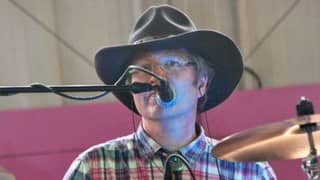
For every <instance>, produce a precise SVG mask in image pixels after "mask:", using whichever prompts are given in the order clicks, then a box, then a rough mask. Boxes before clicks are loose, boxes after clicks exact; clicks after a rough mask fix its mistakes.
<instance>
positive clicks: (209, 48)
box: [95, 30, 243, 114]
mask: <svg viewBox="0 0 320 180" xmlns="http://www.w3.org/2000/svg"><path fill="white" fill-rule="evenodd" d="M179 48H186V49H188V50H191V51H192V52H194V53H197V54H198V55H200V56H202V57H203V58H204V59H205V60H206V62H207V64H208V65H210V66H212V67H213V69H214V72H215V74H214V77H213V79H212V82H211V84H210V86H208V87H207V101H206V104H205V105H204V106H203V108H202V110H201V112H204V111H207V110H209V109H211V108H213V107H215V106H217V105H218V104H220V103H222V102H223V101H224V100H225V99H227V98H228V97H229V96H230V95H231V93H232V92H233V90H234V89H235V88H236V86H237V84H238V82H239V81H240V79H241V76H242V72H243V63H242V56H241V53H240V51H239V48H238V47H237V46H236V44H235V43H234V42H233V41H232V40H231V39H230V38H228V37H227V36H226V35H224V34H222V33H220V32H216V31H209V30H198V31H192V32H188V33H184V34H180V35H178V36H174V37H169V38H163V39H157V40H153V41H148V42H145V43H140V44H131V45H123V46H115V47H105V48H102V49H100V50H98V51H97V53H96V56H95V67H96V71H97V74H98V76H99V78H100V79H101V80H102V81H103V82H104V83H105V84H114V83H115V82H116V81H117V80H118V79H119V77H120V76H121V74H122V73H123V72H124V71H125V69H126V68H127V66H128V65H129V63H130V61H131V60H132V57H133V56H134V54H135V53H136V52H139V51H142V50H144V51H154V50H164V49H179ZM113 94H114V95H115V96H116V98H118V99H119V100H120V101H121V102H122V103H123V104H124V105H125V106H127V107H128V108H129V109H131V110H132V111H134V112H135V113H137V114H139V113H138V111H137V109H136V107H135V105H134V103H133V99H132V96H131V94H130V93H129V92H114V93H113Z"/></svg>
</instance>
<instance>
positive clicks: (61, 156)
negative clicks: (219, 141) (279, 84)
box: [0, 85, 320, 180]
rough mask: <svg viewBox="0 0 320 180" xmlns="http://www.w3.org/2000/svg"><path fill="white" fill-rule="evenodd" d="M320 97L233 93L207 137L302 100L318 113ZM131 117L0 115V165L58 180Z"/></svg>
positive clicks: (68, 112)
mask: <svg viewBox="0 0 320 180" xmlns="http://www.w3.org/2000/svg"><path fill="white" fill-rule="evenodd" d="M319 92H320V85H306V86H296V87H286V88H276V89H263V90H253V91H240V92H235V93H234V94H233V95H232V97H231V98H229V99H228V100H227V101H226V102H225V103H223V104H222V105H220V106H219V107H217V108H215V109H213V110H211V111H209V112H208V113H207V115H208V122H209V126H210V130H211V135H212V136H214V137H215V138H222V137H225V136H227V135H229V134H231V133H235V132H239V131H241V130H244V129H247V128H252V127H256V126H257V125H261V124H265V123H271V122H275V121H281V120H284V119H289V118H293V117H295V105H296V103H297V102H298V101H299V98H300V96H306V97H308V98H310V99H311V100H312V101H313V103H314V106H315V110H316V112H318V111H317V109H318V108H319V106H320V93H319ZM1 98H10V97H0V99H1ZM317 107H318V108H317ZM131 117H132V114H131V113H130V111H129V110H127V109H126V108H125V107H124V106H122V105H120V104H119V103H104V104H94V105H81V106H79V105H78V106H69V107H56V108H45V109H32V110H15V111H4V112H0V134H1V135H0V166H3V167H5V168H7V169H9V170H10V171H11V172H13V173H14V174H15V176H16V178H17V179H18V180H30V179H41V180H42V179H47V180H51V179H52V180H55V179H61V177H62V176H63V174H64V172H65V171H66V169H67V168H68V166H69V165H70V163H71V161H72V160H73V159H74V158H75V157H76V155H77V154H79V153H80V152H81V151H83V150H84V149H86V148H88V147H89V146H91V145H94V144H97V143H101V142H104V141H106V140H109V139H112V138H115V137H118V136H122V135H126V134H128V133H130V132H132V131H133V125H132V118H131ZM135 119H136V120H135V122H136V124H138V122H139V120H138V118H137V117H136V118H135ZM203 124H204V125H205V122H204V123H203ZM205 128H206V129H208V127H205ZM271 165H272V166H273V168H274V169H275V171H276V174H277V176H278V177H279V179H306V178H305V174H303V173H302V171H301V170H300V160H287V161H273V162H271Z"/></svg>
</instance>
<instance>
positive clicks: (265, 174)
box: [207, 137, 277, 180]
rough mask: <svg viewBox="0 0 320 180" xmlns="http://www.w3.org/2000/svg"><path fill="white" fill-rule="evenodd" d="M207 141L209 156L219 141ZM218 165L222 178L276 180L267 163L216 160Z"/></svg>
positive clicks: (208, 139) (210, 139)
mask: <svg viewBox="0 0 320 180" xmlns="http://www.w3.org/2000/svg"><path fill="white" fill-rule="evenodd" d="M207 141H209V145H210V148H209V149H210V150H209V153H210V154H211V150H212V149H213V148H214V146H215V145H217V144H218V143H219V140H216V139H212V138H209V137H207ZM212 158H213V159H212V161H215V158H214V157H213V156H212ZM218 164H219V169H220V170H221V171H222V172H221V173H222V174H223V176H226V177H228V178H233V179H263V180H273V179H277V178H276V175H275V173H274V171H273V169H272V167H271V166H270V165H269V163H267V162H230V161H225V160H219V159H218Z"/></svg>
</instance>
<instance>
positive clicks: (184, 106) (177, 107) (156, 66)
mask: <svg viewBox="0 0 320 180" xmlns="http://www.w3.org/2000/svg"><path fill="white" fill-rule="evenodd" d="M132 64H134V65H138V66H141V67H144V68H146V69H149V70H151V71H152V72H154V73H155V74H157V75H158V76H160V77H161V78H162V79H164V80H166V81H168V83H169V85H170V87H171V88H172V89H173V91H174V92H175V98H176V100H175V101H174V104H173V105H172V106H170V107H162V106H160V105H158V104H157V102H156V92H155V91H150V92H145V93H139V94H133V99H134V102H135V105H136V108H137V110H138V111H139V113H140V114H141V116H142V117H144V118H146V119H153V120H159V119H160V120H161V119H163V120H166V119H172V118H179V117H183V116H185V115H188V114H190V112H196V108H197V101H198V98H199V97H200V92H199V88H198V85H197V84H198V83H197V82H198V80H197V79H196V77H197V76H196V72H195V68H194V65H192V64H191V63H190V60H189V58H188V54H187V52H186V51H184V50H164V51H155V52H145V53H140V54H138V55H136V56H135V58H134V60H133V63H132ZM131 82H143V83H149V84H152V85H156V84H158V83H159V82H158V80H157V79H156V78H154V77H152V76H150V75H147V74H145V73H141V72H136V73H133V74H132V76H131Z"/></svg>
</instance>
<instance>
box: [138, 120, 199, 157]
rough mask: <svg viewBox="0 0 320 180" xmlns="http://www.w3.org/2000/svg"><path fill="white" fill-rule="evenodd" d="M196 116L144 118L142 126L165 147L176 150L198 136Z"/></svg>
mask: <svg viewBox="0 0 320 180" xmlns="http://www.w3.org/2000/svg"><path fill="white" fill-rule="evenodd" d="M195 122H196V118H195V116H194V117H193V118H192V119H181V118H180V119H174V120H172V119H169V120H164V121H161V120H150V119H145V118H142V126H143V129H144V130H145V131H146V133H147V134H148V135H149V136H151V137H152V138H153V139H154V140H155V141H156V142H157V143H159V144H160V145H161V146H162V147H163V148H165V149H167V150H169V151H176V150H178V149H180V148H182V147H183V146H185V145H187V144H189V143H190V142H191V141H192V140H193V139H195V138H196V136H197V134H196V130H195Z"/></svg>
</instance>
